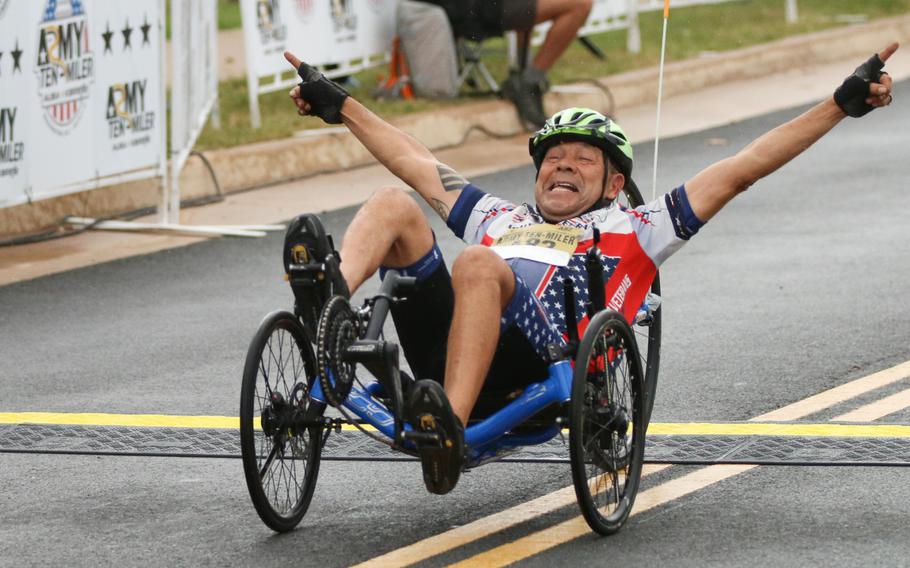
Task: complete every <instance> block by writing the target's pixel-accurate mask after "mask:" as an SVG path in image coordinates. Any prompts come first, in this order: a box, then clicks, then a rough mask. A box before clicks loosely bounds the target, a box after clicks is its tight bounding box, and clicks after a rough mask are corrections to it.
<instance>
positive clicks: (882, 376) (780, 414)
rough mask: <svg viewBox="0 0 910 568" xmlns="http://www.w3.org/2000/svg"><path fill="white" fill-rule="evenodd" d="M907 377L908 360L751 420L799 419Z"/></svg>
mask: <svg viewBox="0 0 910 568" xmlns="http://www.w3.org/2000/svg"><path fill="white" fill-rule="evenodd" d="M907 377H910V361H907V362H906V363H901V364H900V365H896V366H894V367H891V368H890V369H885V370H884V371H879V372H878V373H874V374H872V375H867V376H865V377H862V378H860V379H856V380H855V381H851V382H849V383H847V384H845V385H841V386H839V387H835V388H833V389H830V390H826V391H825V392H821V393H819V394H817V395H815V396H810V397H809V398H804V399H803V400H800V401H798V402H794V403H793V404H789V405H787V406H784V407H782V408H778V409H777V410H773V411H771V412H767V413H765V414H762V415H761V416H756V417H755V418H753V419H752V420H753V421H756V422H773V421H780V422H784V421H787V420H799V419H800V418H804V417H806V416H809V415H810V414H815V413H816V412H820V411H822V410H824V409H826V408H830V407H832V406H834V405H835V404H840V403H841V402H844V401H846V400H849V399H851V398H855V397H857V396H859V395H861V394H865V393H867V392H869V391H871V390H875V389H878V388H881V387H884V386H887V385H890V384H891V383H895V382H897V381H900V380H902V379H905V378H907Z"/></svg>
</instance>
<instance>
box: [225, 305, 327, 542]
mask: <svg viewBox="0 0 910 568" xmlns="http://www.w3.org/2000/svg"><path fill="white" fill-rule="evenodd" d="M315 377H316V362H315V358H314V357H313V350H312V348H311V347H310V343H309V342H308V341H307V340H306V336H305V333H304V330H303V326H302V325H301V324H300V322H299V320H298V319H297V318H296V317H295V316H294V315H293V314H291V313H289V312H274V313H271V314H269V315H268V316H266V318H265V320H263V322H262V324H261V325H260V326H259V330H258V331H257V332H256V335H254V336H253V340H252V341H251V342H250V347H249V350H248V351H247V356H246V363H245V365H244V369H243V385H242V387H241V391H240V450H241V454H242V457H243V472H244V475H245V476H246V484H247V489H249V492H250V498H251V499H252V501H253V505H254V506H255V507H256V512H258V513H259V517H260V518H261V519H262V521H263V522H264V523H265V524H266V525H268V526H269V527H270V528H271V529H273V530H275V531H278V532H286V531H289V530H291V529H293V528H294V527H295V526H297V524H298V523H299V522H300V519H302V518H303V515H304V514H305V513H306V510H307V507H309V504H310V499H311V498H312V497H313V489H314V488H315V487H316V476H317V475H318V473H319V458H320V455H321V452H322V447H321V434H322V428H321V426H319V425H318V424H319V419H320V418H321V417H322V414H323V412H324V411H325V405H324V404H321V403H314V402H313V401H311V400H310V398H309V393H310V387H311V386H312V384H313V381H314V380H315Z"/></svg>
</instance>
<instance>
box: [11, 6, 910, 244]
mask: <svg viewBox="0 0 910 568" xmlns="http://www.w3.org/2000/svg"><path fill="white" fill-rule="evenodd" d="M894 39H896V40H898V41H902V42H904V41H906V40H908V39H910V15H906V16H898V17H892V18H887V19H881V20H875V21H873V22H869V23H865V24H858V25H852V26H847V27H840V28H835V29H831V30H825V31H822V32H816V33H812V34H807V35H803V36H795V37H790V38H785V39H782V40H778V41H775V42H772V43H767V44H762V45H756V46H751V47H747V48H742V49H738V50H733V51H729V52H723V53H719V54H705V55H704V56H702V57H699V58H697V59H691V60H687V61H680V62H675V63H670V64H667V65H666V67H665V69H664V87H663V88H664V97H665V98H669V97H672V96H674V95H679V94H685V93H691V92H693V91H698V90H702V89H705V88H709V87H710V86H711V85H712V84H716V83H722V82H732V81H740V80H746V79H755V78H758V77H762V76H765V75H768V74H772V73H777V72H781V71H793V70H798V69H800V68H806V67H812V66H816V65H821V64H825V63H830V62H834V61H849V60H851V59H856V60H859V59H862V58H864V57H867V56H868V55H869V51H870V46H875V47H876V48H877V47H880V46H884V45H885V43H887V42H888V41H891V40H894ZM844 71H845V74H846V73H847V72H849V68H845V70H844ZM657 80H658V69H657V68H656V67H652V68H648V69H642V70H636V71H630V72H626V73H622V74H618V75H613V76H609V77H604V78H601V79H599V80H598V82H599V83H600V84H601V85H603V86H605V87H607V88H608V89H609V92H610V94H611V98H612V106H613V109H614V111H615V110H616V109H619V111H620V113H621V109H623V108H628V107H630V106H634V105H640V104H643V103H649V102H654V101H655V100H656V94H657ZM586 91H587V92H586ZM609 102H610V101H607V100H606V97H605V95H604V94H603V93H602V92H600V91H599V90H596V89H587V90H584V89H572V90H571V92H551V93H549V94H548V95H547V97H546V99H545V105H546V107H547V111H548V112H553V111H555V110H557V109H558V108H563V107H567V106H590V107H595V108H598V107H599V108H604V107H605V106H609ZM617 114H619V113H617ZM391 122H392V123H393V124H395V125H396V126H397V127H399V128H400V129H402V130H403V131H405V132H407V133H409V134H411V135H412V136H414V137H415V138H417V139H418V140H420V141H421V142H422V143H423V144H425V145H426V146H427V147H428V148H429V149H430V150H433V151H437V150H440V149H443V148H448V147H452V146H457V145H460V144H462V143H464V141H465V139H466V137H467V133H468V132H470V131H471V130H473V129H482V130H484V131H486V132H487V133H495V135H497V136H503V137H509V136H515V135H518V134H521V133H523V132H524V129H523V128H522V126H521V123H520V122H519V120H518V117H517V115H516V113H515V110H514V108H513V107H512V105H511V103H508V102H505V101H482V102H475V103H467V104H464V105H459V106H457V107H454V108H451V109H446V110H444V111H426V112H420V113H415V114H412V115H406V116H402V117H398V118H396V119H393V120H392V121H391ZM205 157H206V158H207V159H208V161H209V162H210V163H211V165H212V167H213V169H214V171H215V172H216V175H217V177H218V181H219V183H220V185H221V189H222V191H223V192H224V193H232V192H237V191H244V190H248V189H253V188H258V187H263V186H267V185H273V184H277V183H283V182H288V181H293V180H296V179H300V178H303V177H308V176H312V175H316V174H320V173H328V172H334V171H339V170H346V169H350V168H353V167H357V166H362V165H365V164H370V163H373V162H374V159H373V157H372V156H371V155H370V154H369V152H367V151H366V149H365V148H364V147H363V146H361V145H360V143H359V142H358V141H357V140H356V139H355V138H354V136H353V135H351V134H350V133H348V132H339V131H337V130H331V129H330V130H329V131H328V133H326V134H315V135H308V136H306V137H301V138H290V139H282V140H274V141H269V142H262V143H256V144H250V145H246V146H237V147H233V148H226V149H220V150H212V151H208V152H205ZM159 185H160V183H159V181H158V180H146V181H143V182H134V183H130V184H124V185H119V186H112V187H107V188H102V189H95V190H91V191H86V192H81V193H77V194H72V195H67V196H63V197H60V198H56V199H49V200H43V201H38V202H35V203H31V204H24V205H19V206H15V207H10V208H7V209H0V226H2V227H5V228H7V229H4V230H3V231H2V233H3V234H4V235H9V236H15V235H18V234H27V233H32V232H35V231H38V230H40V229H42V228H46V227H50V226H54V225H56V224H57V223H58V222H59V220H60V219H61V218H62V217H64V216H66V215H79V216H85V217H106V216H112V215H116V214H118V213H121V212H123V211H130V210H135V209H138V208H141V207H149V206H154V205H157V204H158V202H159V200H160V197H159ZM180 187H181V196H182V197H183V198H184V199H192V198H196V197H202V196H205V195H211V194H213V193H215V189H214V185H213V183H212V180H211V177H210V175H209V173H208V171H207V170H206V168H205V167H204V165H203V164H202V161H201V160H199V159H198V158H192V159H190V161H189V162H188V163H187V165H186V167H184V170H183V172H182V174H181V176H180Z"/></svg>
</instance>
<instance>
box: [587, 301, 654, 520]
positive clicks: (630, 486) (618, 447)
mask: <svg viewBox="0 0 910 568" xmlns="http://www.w3.org/2000/svg"><path fill="white" fill-rule="evenodd" d="M644 451H645V427H644V400H643V393H642V373H641V363H640V361H639V359H638V348H637V346H636V343H635V338H634V337H633V334H632V330H631V329H630V328H629V324H627V323H626V320H625V319H624V318H623V316H622V314H619V313H618V312H614V311H612V310H604V311H601V312H598V313H597V314H595V316H594V318H593V319H592V320H591V323H590V325H589V326H588V329H587V330H586V331H585V335H584V337H583V338H582V340H581V345H580V346H579V348H578V355H577V356H576V358H575V370H574V372H573V378H572V400H571V408H570V415H569V458H570V461H571V464H572V481H573V483H574V485H575V495H576V497H577V498H578V505H579V507H580V508H581V512H582V514H583V515H584V517H585V520H586V521H587V522H588V525H589V526H590V527H591V529H592V530H594V531H595V532H598V533H600V534H612V533H614V532H616V531H618V530H619V529H620V528H621V527H622V525H623V523H624V522H625V520H626V519H627V518H628V516H629V512H630V511H631V510H632V504H633V503H634V502H635V495H636V493H637V492H638V483H639V480H640V479H641V468H642V460H643V459H644Z"/></svg>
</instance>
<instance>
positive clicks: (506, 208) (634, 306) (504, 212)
mask: <svg viewBox="0 0 910 568" xmlns="http://www.w3.org/2000/svg"><path fill="white" fill-rule="evenodd" d="M448 225H449V227H450V228H451V229H452V230H453V231H454V232H455V234H456V235H457V236H458V237H459V238H461V239H462V240H463V241H465V242H466V243H468V244H480V245H484V246H489V247H491V248H492V249H493V250H494V251H496V252H497V253H498V254H499V255H500V256H502V257H503V258H504V259H506V261H507V262H508V263H509V265H510V266H511V268H512V271H513V272H514V273H515V275H516V283H517V286H516V294H515V296H516V298H513V302H512V305H510V306H509V308H507V310H506V314H504V318H505V319H504V321H503V323H504V324H506V320H509V323H514V324H516V325H518V326H519V327H520V328H521V329H522V331H523V332H524V334H525V336H526V337H528V339H529V340H530V341H531V343H532V344H533V345H534V346H535V349H536V350H537V351H538V353H543V352H544V351H545V347H546V344H547V343H549V342H552V341H553V338H554V337H557V338H559V340H562V338H564V337H566V336H567V334H566V319H565V311H564V307H563V302H564V297H565V296H564V292H563V282H564V281H565V280H566V279H567V278H571V279H572V280H573V281H574V291H575V299H576V305H575V306H574V308H575V312H576V321H577V322H578V323H579V336H580V335H582V334H583V333H584V330H585V328H586V327H587V324H588V319H587V313H586V311H585V309H584V308H585V302H586V301H587V290H588V286H587V272H586V271H585V253H586V252H587V251H588V249H589V248H590V247H591V246H593V245H594V229H597V230H598V231H599V233H600V241H599V244H598V248H599V249H600V251H601V258H602V262H603V265H604V269H605V271H604V282H605V285H604V291H605V298H606V305H607V307H608V308H610V309H614V310H616V311H618V312H621V313H622V314H623V315H624V316H625V317H626V319H627V320H628V321H629V322H632V321H633V319H634V317H635V314H636V312H637V311H638V309H639V308H640V307H641V305H642V303H643V301H644V299H645V296H646V295H647V293H648V290H649V289H650V287H651V283H652V282H653V280H654V277H655V275H656V274H657V268H658V266H660V264H661V263H663V262H664V261H665V260H666V259H667V258H669V257H670V255H672V254H673V253H675V252H676V251H678V250H679V249H680V247H682V246H683V245H684V244H685V243H686V242H687V241H688V240H689V239H690V238H691V237H692V236H693V235H694V234H696V233H697V232H698V230H699V229H700V228H701V226H702V225H703V223H702V221H701V220H699V219H698V218H697V217H696V216H695V214H694V213H693V211H692V208H691V206H690V205H689V200H688V198H687V197H686V190H685V187H684V186H680V187H678V188H676V189H673V190H672V191H670V192H669V193H667V194H665V195H663V196H661V197H659V198H657V199H655V200H654V201H651V202H650V203H647V204H645V205H642V206H640V207H636V208H634V209H627V208H624V207H620V206H619V205H616V204H612V205H610V206H607V207H603V208H600V209H594V210H592V211H588V212H587V213H584V214H582V215H579V216H578V217H573V218H571V219H567V220H565V221H561V222H559V223H556V224H552V223H547V222H546V221H545V220H544V219H543V217H542V216H541V215H540V213H539V212H538V211H537V208H536V207H534V206H531V205H528V204H521V205H517V204H514V203H511V202H509V201H506V200H504V199H500V198H498V197H495V196H493V195H490V194H488V193H486V192H484V191H482V190H481V189H479V188H478V187H476V186H474V185H473V184H469V185H467V186H466V187H465V188H464V189H463V190H462V193H461V195H460V196H459V198H458V200H457V201H456V203H455V205H454V207H453V208H452V211H451V214H450V215H449V218H448ZM525 288H526V289H527V290H528V291H529V293H528V294H527V295H526V294H525V293H524V292H523V291H522V292H519V289H525ZM519 295H522V296H525V297H523V298H518V297H517V296H519ZM531 304H533V305H537V306H539V311H540V312H541V313H542V314H544V315H545V321H546V323H547V324H548V326H549V327H550V328H551V330H553V332H552V334H551V333H546V334H543V335H544V336H545V337H542V336H541V335H542V334H541V333H539V331H538V332H537V333H536V334H535V330H534V329H533V328H531V329H528V328H526V327H525V325H524V324H525V319H528V321H529V322H531V325H532V326H533V321H531V318H526V316H525V315H523V314H526V313H527V312H528V310H530V307H529V306H530V305H531ZM514 309H519V310H522V311H521V312H520V313H513V311H514ZM534 311H538V310H534ZM534 319H536V318H534ZM538 326H540V324H539V323H538Z"/></svg>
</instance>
